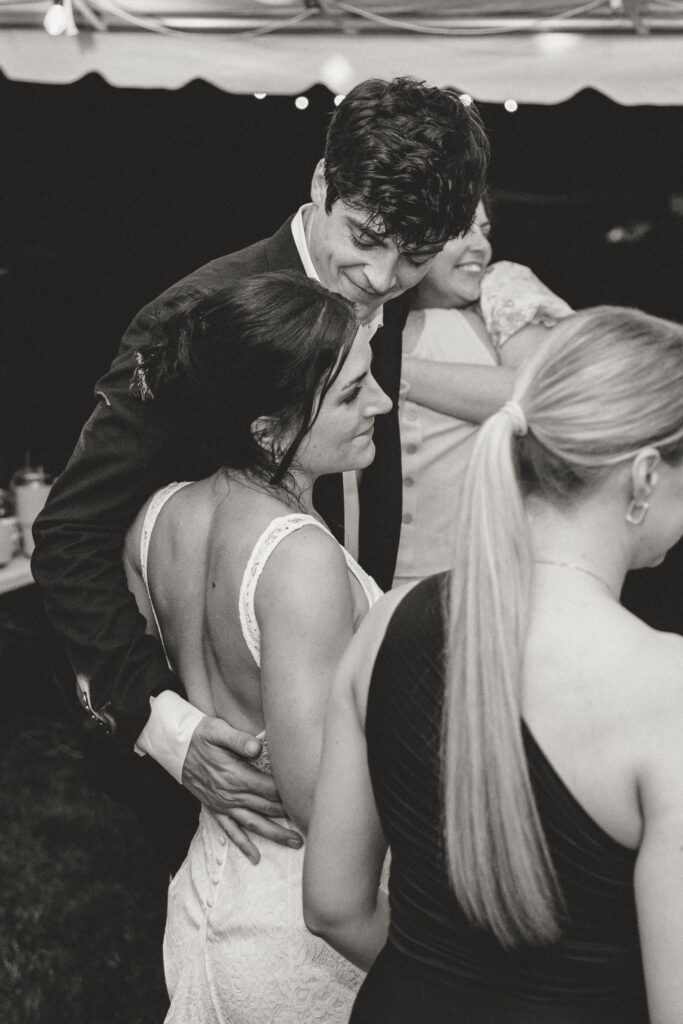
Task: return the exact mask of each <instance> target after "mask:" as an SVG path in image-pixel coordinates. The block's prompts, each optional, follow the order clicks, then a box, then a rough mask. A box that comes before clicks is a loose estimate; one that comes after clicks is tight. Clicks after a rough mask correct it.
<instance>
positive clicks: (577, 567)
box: [534, 558, 618, 600]
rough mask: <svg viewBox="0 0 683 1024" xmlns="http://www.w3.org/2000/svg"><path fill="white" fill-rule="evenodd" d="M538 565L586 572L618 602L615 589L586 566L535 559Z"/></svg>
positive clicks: (549, 559) (550, 559)
mask: <svg viewBox="0 0 683 1024" xmlns="http://www.w3.org/2000/svg"><path fill="white" fill-rule="evenodd" d="M534 563H535V564H536V565H554V566H557V568H558V569H575V570H576V571H577V572H585V574H586V575H587V576H592V577H593V579H594V580H597V581H598V583H602V585H603V587H607V589H608V590H609V592H610V594H611V595H612V597H616V598H617V600H618V594H616V593H615V592H614V589H613V588H612V587H611V586H610V585H609V583H608V582H607V580H606V579H603V577H602V576H599V575H598V574H597V572H593V570H592V569H587V568H586V567H585V565H577V564H576V563H575V562H555V561H553V559H552V558H534Z"/></svg>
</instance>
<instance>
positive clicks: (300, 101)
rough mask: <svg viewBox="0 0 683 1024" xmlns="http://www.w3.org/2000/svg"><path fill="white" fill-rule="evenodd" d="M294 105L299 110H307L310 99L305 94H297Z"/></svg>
mask: <svg viewBox="0 0 683 1024" xmlns="http://www.w3.org/2000/svg"><path fill="white" fill-rule="evenodd" d="M294 106H295V107H296V109H297V110H305V109H306V107H307V106H308V99H307V98H306V97H305V96H297V98H296V99H295V100H294Z"/></svg>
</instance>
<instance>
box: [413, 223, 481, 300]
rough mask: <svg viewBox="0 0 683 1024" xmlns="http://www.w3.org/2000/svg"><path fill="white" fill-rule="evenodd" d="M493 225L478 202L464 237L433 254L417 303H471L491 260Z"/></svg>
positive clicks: (453, 240) (477, 296) (477, 293)
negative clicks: (470, 224)
mask: <svg viewBox="0 0 683 1024" xmlns="http://www.w3.org/2000/svg"><path fill="white" fill-rule="evenodd" d="M490 230H491V225H490V224H489V218H488V215H487V213H486V210H485V209H484V204H483V203H479V206H478V207H477V213H476V216H475V219H474V224H473V225H472V227H471V229H470V231H468V233H467V234H466V235H464V236H463V237H462V238H452V239H451V240H450V242H446V244H445V246H444V247H443V250H442V251H441V252H440V253H439V254H438V255H437V256H435V257H434V259H433V260H432V263H431V265H430V267H429V270H428V271H427V274H426V276H425V277H424V278H423V279H422V281H421V282H420V284H419V285H418V287H417V302H416V305H417V306H418V307H420V308H422V309H427V308H429V307H431V306H437V307H439V308H442V309H450V308H452V307H456V308H458V307H461V306H469V305H470V304H471V303H473V302H476V301H477V299H478V298H479V294H480V291H481V278H482V274H483V273H484V271H485V270H486V268H487V267H488V265H489V263H490V261H491V243H490V242H489V233H490Z"/></svg>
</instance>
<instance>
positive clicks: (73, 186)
mask: <svg viewBox="0 0 683 1024" xmlns="http://www.w3.org/2000/svg"><path fill="white" fill-rule="evenodd" d="M494 73H495V71H494ZM454 84H455V85H456V86H457V85H459V84H462V87H466V83H458V82H457V81H455V82H454ZM307 95H308V97H309V99H310V105H309V107H308V109H307V110H305V111H303V112H299V111H298V110H296V109H295V107H294V103H293V98H292V97H268V98H267V99H265V100H262V101H258V100H256V99H254V98H253V97H252V96H232V95H228V94H226V93H223V92H220V91H219V90H217V89H216V88H214V87H213V86H210V85H207V84H206V83H204V82H199V81H197V82H193V83H192V84H190V85H188V86H187V87H185V88H183V89H181V90H178V91H177V92H170V91H163V90H137V89H116V88H113V87H111V86H109V85H107V84H106V83H105V82H104V81H103V80H102V79H101V78H99V77H98V76H97V75H89V76H87V77H86V78H84V79H83V80H82V81H80V82H77V83H75V84H73V85H67V86H53V85H33V84H27V83H21V82H11V81H8V80H7V79H5V78H3V77H2V76H1V75H0V195H1V199H0V267H2V268H3V269H4V273H2V274H1V275H0V359H1V367H2V368H1V370H0V487H2V486H6V485H7V483H8V481H9V478H10V477H11V475H12V472H13V471H14V470H15V469H16V468H17V467H18V466H19V465H21V464H22V463H23V460H24V452H25V451H26V450H30V452H31V456H32V459H33V461H34V462H37V463H43V464H44V465H45V466H46V468H47V469H48V470H50V471H51V472H53V473H58V472H60V471H61V469H62V468H63V466H64V464H65V462H66V460H67V458H68V457H69V454H70V453H71V450H72V448H73V446H74V443H75V441H76V438H77V436H78V433H79V430H80V427H81V425H82V423H83V421H84V420H85V418H86V417H87V416H88V415H89V413H90V411H91V408H92V405H93V398H92V386H93V384H94V382H95V380H96V379H97V378H98V376H99V375H100V374H101V373H103V372H104V371H105V370H106V368H107V367H108V365H109V363H110V362H111V359H112V358H113V356H114V354H115V352H116V350H117V347H118V343H119V338H120V335H121V333H122V332H123V330H124V329H125V327H126V325H127V324H128V322H129V321H130V320H131V318H132V317H133V315H134V314H135V312H136V311H137V309H138V308H139V307H140V306H142V305H143V304H144V303H146V302H147V301H149V300H150V299H152V298H153V297H154V296H155V295H156V294H158V293H159V292H160V291H161V290H163V289H164V288H165V287H166V286H167V285H169V284H171V283H172V282H173V281H175V280H177V279H178V278H180V277H181V276H183V275H184V274H186V273H188V272H189V271H191V270H193V269H195V268H196V267H197V266H199V265H200V264H202V263H204V262H206V261H207V260H210V259H212V258H214V257H216V256H219V255H221V254H223V253H226V252H229V251H231V250H235V249H238V248H241V247H242V246H245V245H248V244H249V243H250V242H253V241H255V240H257V239H259V238H262V237H264V236H267V235H269V234H271V233H272V232H273V231H274V230H275V229H276V228H277V227H278V226H279V225H280V223H281V222H282V221H283V220H284V218H285V217H286V216H287V215H288V214H289V213H291V212H293V211H294V210H295V209H296V208H297V207H298V206H299V205H300V204H301V203H302V202H305V201H306V199H307V196H308V188H309V182H310V177H311V174H312V171H313V168H314V165H315V163H316V161H317V160H318V158H319V157H320V156H321V154H322V148H323V140H324V134H325V129H326V126H327V123H328V120H329V117H330V114H331V112H332V111H333V109H334V106H333V97H332V95H331V94H330V93H329V92H328V91H327V90H326V89H324V88H322V87H316V88H313V89H311V90H310V91H309V93H308V94H307ZM475 99H476V97H475ZM480 109H481V112H482V115H483V118H484V121H485V123H486V125H487V127H488V129H489V132H490V137H491V142H492V148H493V162H492V166H491V172H490V182H491V186H492V190H493V191H492V195H493V200H494V202H493V207H494V208H493V221H494V238H493V242H494V254H495V256H496V257H498V258H507V259H513V260H517V261H519V262H523V263H528V264H529V265H530V266H531V267H532V268H533V269H534V270H535V271H536V272H537V273H538V274H539V276H540V277H541V278H542V279H543V280H545V281H546V283H548V284H549V285H550V286H551V287H552V288H554V289H555V290H556V291H557V292H558V293H559V294H560V295H562V296H563V297H565V298H566V299H567V300H568V301H569V302H570V303H571V304H572V305H574V306H575V307H581V306H586V305H591V304H594V303H599V302H612V303H621V304H627V305H635V306H640V307H641V308H643V309H645V310H648V311H649V312H652V313H656V314H660V315H663V316H668V317H671V318H673V319H676V320H682V321H683V294H682V292H683V290H682V289H681V287H680V277H681V270H680V268H681V266H682V265H683V175H682V174H681V170H682V166H681V164H682V163H683V108H680V107H676V108H668V107H622V106H619V105H618V104H616V103H613V102H612V101H610V100H608V99H607V98H605V97H604V96H602V95H600V94H598V93H596V92H593V91H590V90H586V91H584V92H581V93H580V94H578V95H577V96H575V97H574V98H573V99H571V100H569V101H567V102H565V103H562V104H558V105H554V106H539V105H522V106H520V108H519V110H518V111H517V112H516V113H514V114H508V113H507V112H506V111H505V110H504V109H503V107H502V105H500V104H483V105H481V106H480ZM610 239H611V240H610ZM650 572H652V571H651V570H646V574H647V573H650ZM649 579H650V582H649V583H647V584H641V589H640V591H639V593H640V601H641V607H640V608H639V609H636V610H639V611H640V613H641V614H643V617H645V618H647V617H648V615H649V614H654V615H656V616H657V617H658V620H659V623H660V625H666V624H667V622H668V619H667V616H670V617H671V624H670V626H669V628H678V627H680V622H679V620H680V615H679V609H680V581H681V579H683V545H679V546H678V547H677V548H676V549H674V552H673V553H672V556H670V557H669V558H668V559H667V561H666V562H665V564H664V566H663V567H662V569H661V570H655V571H654V573H653V574H652V576H651V577H649ZM67 675H68V674H67V673H65V672H64V662H63V660H62V655H61V654H60V653H59V649H58V647H57V646H56V638H55V637H54V635H53V634H52V632H51V630H50V629H49V628H48V627H47V625H46V623H45V620H44V615H43V612H42V608H41V603H40V595H39V594H38V593H37V588H36V587H26V588H24V589H23V590H18V591H16V592H14V593H8V594H5V595H4V596H3V597H2V598H1V599H0V700H1V702H2V708H3V712H4V714H3V715H2V716H0V819H1V820H2V821H3V829H2V830H1V834H0V882H1V884H2V891H3V900H2V901H0V1020H1V1021H2V1022H3V1024H26V1022H28V1021H31V1024H124V1022H125V1024H129V1022H130V1020H131V1012H132V1013H133V1014H134V1019H135V1021H136V1024H158V1022H159V1021H160V1020H161V1019H162V1018H163V1015H164V1012H165V1008H166V1006H167V1001H166V996H165V991H164V982H163V975H162V969H161V936H162V933H163V926H164V910H165V888H166V882H167V879H166V877H165V874H164V872H163V870H162V869H161V866H162V864H163V862H162V860H161V859H160V858H159V856H158V852H157V851H156V850H155V849H154V848H153V845H151V843H150V840H149V838H147V833H146V832H141V829H140V826H139V823H138V820H137V819H136V818H135V817H134V816H133V815H132V813H131V812H130V811H129V810H127V809H126V807H125V806H123V804H122V803H121V802H120V801H119V800H111V799H109V798H108V797H107V796H105V795H104V793H103V792H102V788H101V787H102V785H105V788H106V782H105V781H104V780H103V777H102V772H104V774H105V775H106V776H107V778H110V777H111V775H112V771H111V765H112V763H113V762H112V754H111V752H110V750H109V748H108V747H107V748H106V750H103V749H102V748H101V739H98V734H97V731H96V730H92V729H90V730H88V728H87V722H86V725H85V727H84V724H83V723H84V718H83V716H82V715H80V713H79V711H78V705H77V703H76V701H75V700H74V699H73V697H72V696H71V694H72V693H73V689H72V687H73V683H72V681H71V680H70V679H68V678H67ZM58 677H59V678H60V679H61V682H62V685H63V686H64V696H63V697H62V696H60V686H59V685H58ZM98 766H99V767H98ZM104 766H109V767H107V768H106V771H105V770H104ZM114 769H115V771H114V774H116V766H115V765H114ZM122 780H123V781H124V784H125V779H124V778H123V775H122ZM156 841H158V842H161V841H163V832H162V831H161V830H159V831H158V835H157V836H156ZM131 1008H132V1009H131Z"/></svg>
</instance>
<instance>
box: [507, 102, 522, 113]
mask: <svg viewBox="0 0 683 1024" xmlns="http://www.w3.org/2000/svg"><path fill="white" fill-rule="evenodd" d="M503 106H504V107H505V109H506V110H507V112H508V114H514V112H515V110H517V108H518V106H519V104H518V102H517V100H505V103H504V104H503Z"/></svg>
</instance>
